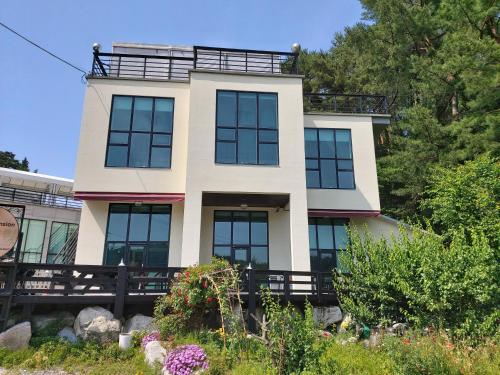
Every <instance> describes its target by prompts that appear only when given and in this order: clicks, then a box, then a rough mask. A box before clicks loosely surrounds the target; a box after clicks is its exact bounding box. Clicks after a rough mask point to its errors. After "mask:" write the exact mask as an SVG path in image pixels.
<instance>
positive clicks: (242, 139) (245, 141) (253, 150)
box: [238, 130, 257, 164]
mask: <svg viewBox="0 0 500 375" xmlns="http://www.w3.org/2000/svg"><path fill="white" fill-rule="evenodd" d="M238 162H239V163H240V164H257V131H256V130H238Z"/></svg>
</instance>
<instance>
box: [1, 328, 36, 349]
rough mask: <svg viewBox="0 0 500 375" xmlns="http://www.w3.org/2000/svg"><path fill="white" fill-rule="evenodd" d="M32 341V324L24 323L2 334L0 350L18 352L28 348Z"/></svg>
mask: <svg viewBox="0 0 500 375" xmlns="http://www.w3.org/2000/svg"><path fill="white" fill-rule="evenodd" d="M30 339H31V323H30V322H23V323H19V324H16V325H15V326H14V327H11V328H9V329H8V330H6V331H4V332H2V333H0V348H7V349H10V350H18V349H22V348H26V347H28V343H29V341H30Z"/></svg>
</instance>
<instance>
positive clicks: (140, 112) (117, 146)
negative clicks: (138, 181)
mask: <svg viewBox="0 0 500 375" xmlns="http://www.w3.org/2000/svg"><path fill="white" fill-rule="evenodd" d="M173 121H174V99H173V98H158V97H145V96H123V95H113V99H112V105H111V117H110V121H109V133H108V146H107V150H106V164H105V165H106V167H129V168H170V165H171V155H172V132H173Z"/></svg>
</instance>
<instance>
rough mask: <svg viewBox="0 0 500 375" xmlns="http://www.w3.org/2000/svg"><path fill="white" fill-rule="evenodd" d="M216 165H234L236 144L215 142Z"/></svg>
mask: <svg viewBox="0 0 500 375" xmlns="http://www.w3.org/2000/svg"><path fill="white" fill-rule="evenodd" d="M215 161H216V162H217V163H236V143H232V142H231V143H229V142H217V153H216V157H215Z"/></svg>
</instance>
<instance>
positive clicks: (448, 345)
mask: <svg viewBox="0 0 500 375" xmlns="http://www.w3.org/2000/svg"><path fill="white" fill-rule="evenodd" d="M446 347H447V348H448V349H450V350H452V349H453V348H455V345H453V344H452V343H451V342H447V343H446Z"/></svg>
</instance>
